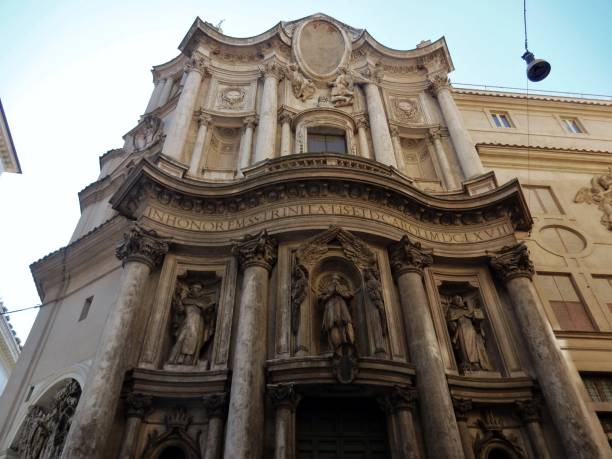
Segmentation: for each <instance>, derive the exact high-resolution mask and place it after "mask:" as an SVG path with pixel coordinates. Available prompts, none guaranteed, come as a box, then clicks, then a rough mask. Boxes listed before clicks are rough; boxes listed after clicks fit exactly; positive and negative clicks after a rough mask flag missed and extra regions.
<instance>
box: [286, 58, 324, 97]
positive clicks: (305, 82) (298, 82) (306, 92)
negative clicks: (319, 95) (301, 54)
mask: <svg viewBox="0 0 612 459" xmlns="http://www.w3.org/2000/svg"><path fill="white" fill-rule="evenodd" d="M287 78H288V79H289V80H290V81H291V89H293V95H294V96H295V97H297V98H298V99H300V100H301V101H302V102H306V101H307V100H308V99H312V97H313V96H314V94H315V92H316V90H317V88H316V87H315V85H314V83H313V82H312V80H309V79H308V78H306V77H305V76H304V75H302V73H301V72H300V71H299V69H298V67H297V65H295V64H291V65H289V68H288V71H287Z"/></svg>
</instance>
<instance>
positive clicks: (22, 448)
mask: <svg viewBox="0 0 612 459" xmlns="http://www.w3.org/2000/svg"><path fill="white" fill-rule="evenodd" d="M80 397H81V386H80V385H79V383H78V382H77V381H76V380H74V379H70V380H68V381H67V382H66V383H64V384H63V385H62V386H61V387H60V388H59V390H58V391H57V392H56V393H55V395H54V396H53V399H52V402H51V405H50V406H49V407H45V406H41V405H32V406H31V407H30V408H29V411H28V415H27V417H26V419H25V421H24V424H23V426H22V428H21V431H20V434H19V437H18V439H17V445H16V448H15V449H16V450H17V452H18V453H19V457H21V458H24V459H56V458H58V459H59V458H60V457H61V456H62V451H63V449H64V443H65V441H66V437H67V435H68V430H69V429H70V424H71V422H72V417H73V416H74V412H75V410H76V406H77V404H78V403H79V398H80Z"/></svg>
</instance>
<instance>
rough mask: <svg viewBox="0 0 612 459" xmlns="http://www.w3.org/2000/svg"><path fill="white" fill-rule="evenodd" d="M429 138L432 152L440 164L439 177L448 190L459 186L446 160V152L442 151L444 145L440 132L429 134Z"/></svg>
mask: <svg viewBox="0 0 612 459" xmlns="http://www.w3.org/2000/svg"><path fill="white" fill-rule="evenodd" d="M430 138H431V141H432V143H433V146H434V153H435V155H436V159H437V161H438V165H439V166H440V173H441V175H442V177H441V179H442V181H443V182H444V186H446V188H447V189H448V190H454V189H456V188H459V185H458V184H457V181H456V180H455V175H454V174H453V171H452V170H451V167H450V164H449V162H448V158H447V157H446V153H445V152H444V146H443V145H442V139H441V138H440V134H439V133H433V134H430Z"/></svg>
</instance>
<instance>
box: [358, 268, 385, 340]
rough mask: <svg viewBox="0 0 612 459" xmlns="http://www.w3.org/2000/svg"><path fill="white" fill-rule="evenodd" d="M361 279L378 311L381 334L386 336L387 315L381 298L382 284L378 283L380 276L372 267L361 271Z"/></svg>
mask: <svg viewBox="0 0 612 459" xmlns="http://www.w3.org/2000/svg"><path fill="white" fill-rule="evenodd" d="M363 279H364V283H365V289H366V292H367V293H368V297H369V298H370V300H371V301H372V304H373V305H374V307H375V308H376V310H377V311H378V315H379V317H380V325H381V329H382V334H383V336H387V335H388V334H389V328H388V325H387V313H386V311H385V302H384V300H383V296H382V284H381V283H380V274H379V273H378V269H376V268H374V267H372V266H369V267H367V268H365V269H364V271H363Z"/></svg>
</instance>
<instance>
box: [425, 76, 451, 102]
mask: <svg viewBox="0 0 612 459" xmlns="http://www.w3.org/2000/svg"><path fill="white" fill-rule="evenodd" d="M427 81H429V88H428V89H429V91H430V92H431V94H432V95H434V96H436V95H437V94H438V93H439V92H440V91H441V90H443V89H450V87H451V84H450V80H449V79H448V76H446V74H443V73H436V74H433V75H429V76H428V77H427Z"/></svg>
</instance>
